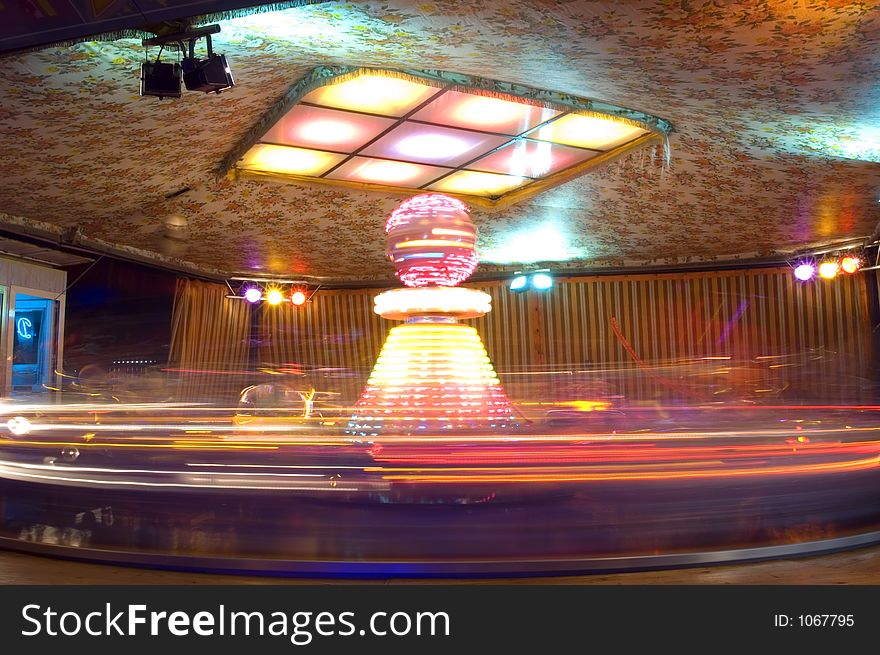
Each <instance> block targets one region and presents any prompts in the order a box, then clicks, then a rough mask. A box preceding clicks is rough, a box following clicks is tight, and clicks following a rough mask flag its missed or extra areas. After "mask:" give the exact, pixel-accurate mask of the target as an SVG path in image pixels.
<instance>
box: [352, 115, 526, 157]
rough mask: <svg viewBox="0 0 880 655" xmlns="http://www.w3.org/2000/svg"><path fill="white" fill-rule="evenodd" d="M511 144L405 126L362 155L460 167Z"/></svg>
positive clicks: (461, 132)
mask: <svg viewBox="0 0 880 655" xmlns="http://www.w3.org/2000/svg"><path fill="white" fill-rule="evenodd" d="M508 140H509V139H508V137H506V136H495V135H492V134H478V133H476V132H468V131H465V130H456V129H452V128H448V127H433V126H430V125H423V124H421V123H409V122H405V123H403V124H402V125H400V126H399V127H396V128H394V129H393V130H392V131H391V132H389V133H388V134H386V135H385V136H383V137H382V138H381V139H379V140H378V141H376V142H375V143H373V144H371V145H370V146H368V147H367V148H365V149H364V150H363V151H362V152H360V153H359V154H362V155H368V156H374V157H386V158H388V159H401V160H404V161H412V162H417V163H420V164H439V165H442V166H460V165H462V164H464V163H465V162H467V161H470V160H471V159H473V158H475V157H479V156H480V155H481V154H482V153H485V152H487V151H489V150H492V149H493V148H497V147H498V146H500V145H502V144H503V143H505V142H506V141H508Z"/></svg>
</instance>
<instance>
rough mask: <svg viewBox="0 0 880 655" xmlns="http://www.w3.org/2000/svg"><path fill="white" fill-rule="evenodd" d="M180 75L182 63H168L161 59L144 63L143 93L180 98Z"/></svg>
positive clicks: (142, 73)
mask: <svg viewBox="0 0 880 655" xmlns="http://www.w3.org/2000/svg"><path fill="white" fill-rule="evenodd" d="M180 75H181V69H180V64H166V63H163V62H161V61H159V60H156V61H148V62H146V63H144V64H142V65H141V95H142V96H156V97H158V98H179V97H180Z"/></svg>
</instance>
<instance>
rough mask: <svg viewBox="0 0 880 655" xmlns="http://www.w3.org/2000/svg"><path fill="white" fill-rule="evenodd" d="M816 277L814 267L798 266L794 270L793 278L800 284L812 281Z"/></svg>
mask: <svg viewBox="0 0 880 655" xmlns="http://www.w3.org/2000/svg"><path fill="white" fill-rule="evenodd" d="M814 275H816V267H815V266H813V265H812V264H798V265H797V266H796V267H795V269H794V276H795V277H796V278H797V279H798V280H800V281H801V282H806V281H807V280H812V279H813V276H814Z"/></svg>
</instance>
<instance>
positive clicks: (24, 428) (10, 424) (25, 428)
mask: <svg viewBox="0 0 880 655" xmlns="http://www.w3.org/2000/svg"><path fill="white" fill-rule="evenodd" d="M6 427H7V428H8V429H9V431H10V432H11V433H12V434H14V435H16V436H18V437H21V436H23V435H26V434H27V433H28V432H30V431H31V422H30V421H28V420H27V419H26V418H25V417H24V416H13V417H12V418H11V419H9V420H8V421H7V422H6Z"/></svg>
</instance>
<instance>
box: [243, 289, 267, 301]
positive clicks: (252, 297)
mask: <svg viewBox="0 0 880 655" xmlns="http://www.w3.org/2000/svg"><path fill="white" fill-rule="evenodd" d="M262 297H263V292H262V291H260V290H259V289H258V288H257V287H251V288H250V289H248V290H247V291H245V292H244V299H245V300H247V301H248V302H249V303H255V302H260V298H262Z"/></svg>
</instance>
